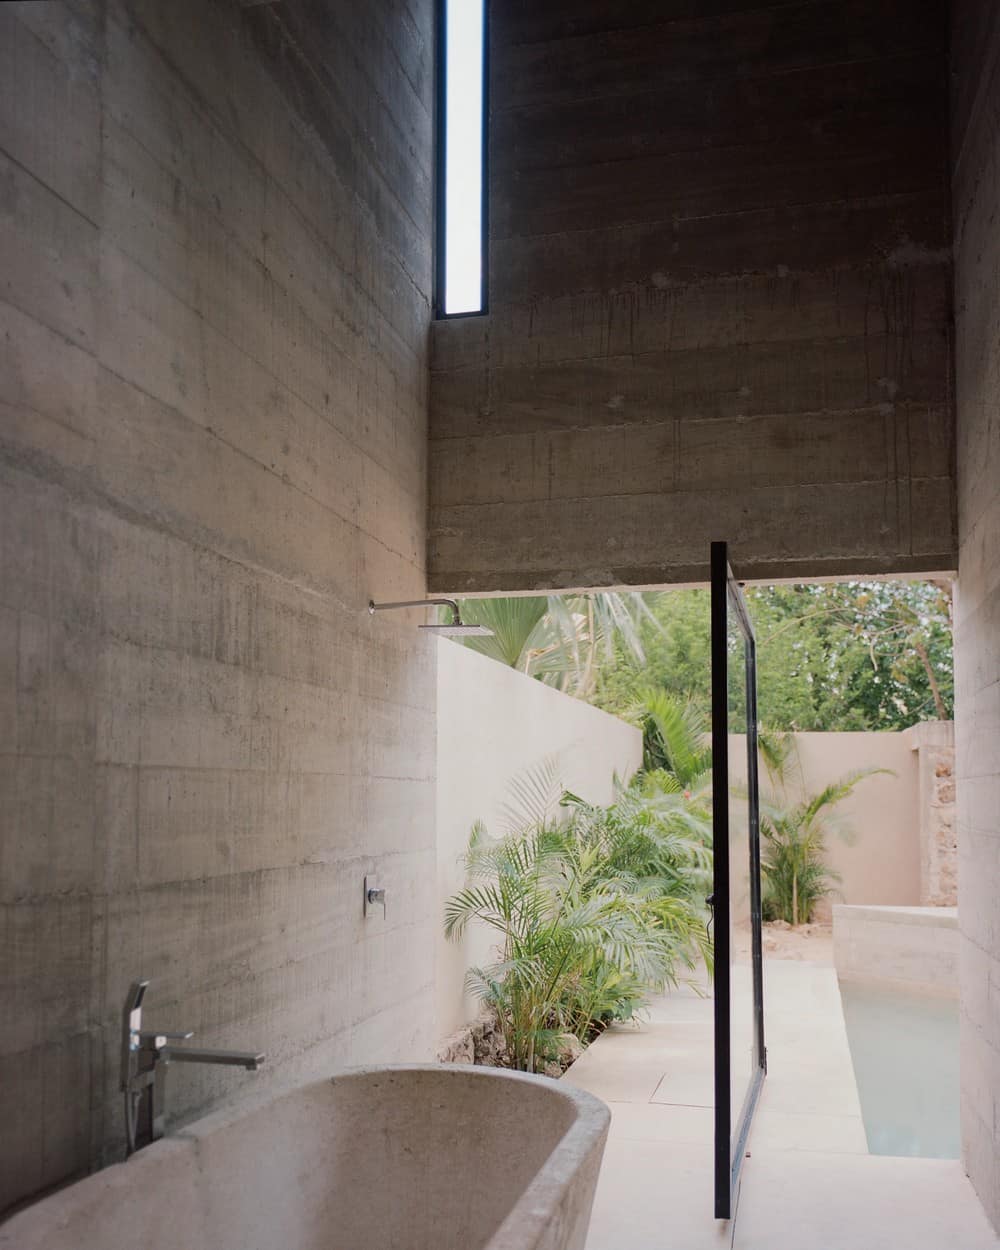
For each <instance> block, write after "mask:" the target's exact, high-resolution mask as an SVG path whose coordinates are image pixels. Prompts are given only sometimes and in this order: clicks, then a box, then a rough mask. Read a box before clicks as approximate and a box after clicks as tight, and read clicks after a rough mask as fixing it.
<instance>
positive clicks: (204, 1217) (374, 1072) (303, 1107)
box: [0, 1064, 610, 1250]
mask: <svg viewBox="0 0 1000 1250" xmlns="http://www.w3.org/2000/svg"><path fill="white" fill-rule="evenodd" d="M609 1119H610V1113H609V1112H608V1109H607V1108H606V1107H605V1106H604V1104H603V1103H601V1102H599V1101H598V1100H597V1099H596V1098H593V1097H592V1096H591V1095H590V1094H586V1093H584V1092H583V1091H581V1090H576V1089H573V1088H571V1087H570V1086H567V1085H563V1084H560V1083H557V1082H555V1081H551V1080H549V1079H547V1078H545V1077H535V1076H525V1075H523V1074H521V1073H512V1072H498V1071H495V1070H493V1069H489V1068H474V1067H470V1066H467V1065H458V1064H455V1065H450V1064H434V1065H405V1066H398V1067H379V1068H356V1069H350V1070H348V1071H346V1072H344V1073H342V1074H339V1075H337V1076H334V1077H331V1078H328V1079H325V1080H321V1081H316V1082H314V1083H312V1084H310V1085H306V1086H302V1087H300V1088H298V1089H295V1090H292V1091H290V1092H288V1093H284V1094H280V1095H277V1096H275V1097H273V1098H271V1099H269V1100H268V1101H266V1102H259V1103H256V1104H255V1105H253V1106H251V1107H249V1108H248V1107H241V1108H235V1109H232V1110H228V1111H220V1112H216V1113H215V1114H213V1115H210V1116H207V1117H206V1118H205V1119H203V1120H199V1121H197V1122H196V1123H194V1124H191V1125H190V1126H189V1127H187V1128H185V1129H182V1130H180V1131H178V1132H176V1133H175V1134H173V1135H171V1136H169V1137H167V1138H165V1139H164V1140H163V1141H160V1142H156V1143H155V1144H154V1145H152V1146H149V1147H147V1148H146V1149H145V1150H142V1151H140V1152H139V1153H138V1154H137V1155H134V1156H133V1157H132V1158H131V1159H130V1160H129V1161H128V1162H127V1163H119V1164H115V1165H113V1166H112V1167H109V1168H106V1169H105V1170H104V1171H102V1172H97V1173H95V1174H94V1175H93V1176H90V1177H88V1178H87V1179H86V1180H83V1181H80V1182H78V1183H77V1184H75V1185H72V1186H70V1187H69V1188H68V1189H64V1190H61V1191H60V1192H58V1193H56V1194H53V1195H52V1196H51V1197H49V1198H46V1199H44V1200H43V1201H41V1202H39V1203H37V1204H36V1205H35V1206H32V1207H29V1208H27V1209H26V1210H24V1211H22V1212H20V1213H19V1214H18V1215H15V1216H14V1217H13V1218H12V1219H11V1220H9V1221H8V1222H7V1223H6V1224H4V1225H2V1226H0V1247H4V1248H5V1250H6V1248H8V1247H9V1248H10V1250H15V1248H16V1250H132V1248H134V1247H141V1248H142V1250H582V1248H583V1243H584V1239H585V1236H586V1232H587V1226H588V1224H589V1222H590V1207H591V1203H592V1201H593V1196H594V1186H595V1184H596V1182H597V1173H598V1169H599V1167H600V1163H601V1156H602V1154H603V1152H604V1141H605V1137H606V1136H607V1130H608V1121H609Z"/></svg>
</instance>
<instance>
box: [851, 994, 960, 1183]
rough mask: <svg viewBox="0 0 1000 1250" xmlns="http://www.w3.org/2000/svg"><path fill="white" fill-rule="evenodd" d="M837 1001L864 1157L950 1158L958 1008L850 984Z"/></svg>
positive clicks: (955, 1138)
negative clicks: (865, 1150) (858, 1109)
mask: <svg viewBox="0 0 1000 1250" xmlns="http://www.w3.org/2000/svg"><path fill="white" fill-rule="evenodd" d="M840 997H841V1001H842V1003H843V1007H844V1020H845V1022H846V1024H847V1039H848V1042H849V1043H850V1048H851V1062H852V1063H853V1065H854V1079H855V1081H856V1082H857V1087H858V1096H859V1098H860V1100H861V1114H862V1118H863V1119H864V1125H865V1134H866V1135H867V1138H868V1149H869V1151H870V1153H871V1154H876V1155H910V1156H916V1157H920V1158H925V1159H957V1158H958V1157H959V1146H960V1135H959V1123H958V1101H959V1095H958V1003H957V1002H955V1001H954V999H950V998H945V997H943V996H938V995H933V994H921V993H919V992H916V991H906V990H899V989H888V988H886V987H884V986H881V985H868V984H865V983H863V982H853V981H847V982H841V984H840Z"/></svg>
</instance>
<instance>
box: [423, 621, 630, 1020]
mask: <svg viewBox="0 0 1000 1250" xmlns="http://www.w3.org/2000/svg"><path fill="white" fill-rule="evenodd" d="M437 645H438V669H437V672H438V731H437V752H438V754H437V767H438V780H437V902H438V909H437V968H436V972H437V1016H436V1024H437V1032H438V1036H439V1037H444V1036H445V1035H446V1034H448V1033H450V1032H452V1031H453V1030H455V1029H457V1028H459V1027H461V1025H462V1024H464V1023H465V1022H466V1021H467V1020H469V1019H471V1018H472V1017H473V1016H475V1014H476V1012H477V1010H478V1004H477V1003H475V1002H474V1001H471V1000H468V999H467V998H466V997H465V995H464V982H465V972H466V969H467V968H468V967H469V966H470V965H473V964H476V963H480V962H482V961H484V960H485V959H486V958H487V957H488V953H489V947H490V944H491V943H490V940H489V938H488V937H487V935H484V934H473V933H470V934H467V935H466V939H465V941H464V942H463V943H461V944H459V943H453V942H447V941H445V938H444V935H443V910H444V903H445V900H446V899H447V898H448V897H449V895H451V894H453V893H454V892H455V891H456V890H458V889H460V888H461V887H462V884H463V882H464V879H465V878H464V872H463V868H462V862H461V859H462V856H463V854H464V853H465V850H466V848H467V846H468V843H469V832H470V830H471V828H472V826H473V824H474V823H475V821H476V820H479V819H482V820H484V821H485V822H486V825H487V827H488V828H490V829H491V831H497V829H498V823H497V822H498V819H499V809H500V808H501V807H502V806H503V804H504V803H505V802H506V801H507V800H508V799H509V797H510V795H509V784H510V781H511V779H512V778H514V777H516V776H518V775H519V774H521V773H523V772H524V770H525V769H527V768H531V767H533V766H535V765H537V764H539V763H540V762H541V761H543V760H544V759H545V758H546V757H553V758H554V759H555V760H556V761H557V764H558V774H559V778H560V780H561V782H562V784H563V785H564V786H565V787H566V788H567V789H570V790H573V791H574V793H576V794H579V795H581V796H582V797H583V798H585V799H589V800H590V801H591V802H594V803H607V802H610V801H611V798H612V794H613V779H614V775H615V773H616V772H617V773H618V774H619V775H620V776H623V777H627V776H629V775H631V773H633V772H634V771H635V770H636V769H637V768H638V767H639V765H640V764H641V763H642V737H641V734H640V733H639V730H638V729H635V728H634V727H633V726H632V725H627V724H626V723H625V722H624V721H621V720H618V719H617V718H616V717H614V716H609V715H608V714H607V713H606V712H600V711H598V710H597V708H593V707H591V706H590V705H589V704H588V703H582V702H581V701H580V700H579V699H574V698H571V697H570V696H568V695H564V694H560V693H559V691H558V690H552V689H550V688H549V687H548V686H543V685H542V683H541V682H539V681H536V680H535V679H534V678H529V677H526V676H525V675H524V674H523V673H518V672H516V671H515V670H514V669H511V668H507V667H505V666H504V665H503V664H498V663H497V662H496V661H495V660H491V659H488V658H487V657H486V656H483V655H480V654H478V652H475V651H471V650H469V649H468V648H467V647H463V646H460V645H458V644H456V643H454V642H451V641H449V640H448V639H446V638H442V639H439V640H438V644H437Z"/></svg>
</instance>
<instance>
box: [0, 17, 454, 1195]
mask: <svg viewBox="0 0 1000 1250" xmlns="http://www.w3.org/2000/svg"><path fill="white" fill-rule="evenodd" d="M432 17H433V8H432V4H431V0H408V3H406V4H399V3H394V2H391V0H366V3H364V4H356V3H350V2H348V0H337V2H335V3H328V4H323V5H313V4H309V3H306V0H284V2H283V3H282V4H280V5H277V4H275V5H263V6H256V7H242V6H241V5H240V4H238V3H237V2H236V0H171V3H162V2H161V0H69V2H67V3H29V4H3V5H0V320H2V328H0V361H2V363H0V492H2V504H0V508H2V511H0V635H2V643H0V738H2V744H0V752H2V755H3V759H2V762H0V819H2V822H3V827H2V849H0V914H2V928H0V934H2V948H0V978H2V980H0V985H2V1002H0V1126H2V1129H0V1209H2V1208H4V1207H5V1206H7V1205H8V1204H9V1203H11V1202H13V1201H14V1200H17V1199H20V1198H23V1197H25V1196H27V1195H30V1194H32V1193H36V1192H38V1191H39V1190H41V1189H42V1188H43V1187H45V1186H48V1185H52V1184H54V1183H57V1182H60V1181H63V1180H65V1179H66V1178H67V1177H69V1176H71V1175H73V1174H75V1173H78V1172H80V1171H82V1170H85V1169H87V1168H88V1167H90V1166H93V1165H95V1164H97V1163H99V1162H100V1161H102V1160H107V1159H109V1158H112V1157H114V1155H115V1154H116V1152H117V1150H118V1148H119V1146H120V1143H121V1139H122V1118H121V1110H120V1095H119V1093H118V1090H117V1080H118V1044H119V1043H118V1038H119V1033H118V1030H119V1024H120V1008H121V1003H122V999H123V996H124V994H125V990H126V987H127V985H128V983H129V981H130V979H131V978H133V977H136V976H139V975H144V976H148V977H151V978H152V987H151V989H150V992H149V994H148V996H147V1000H146V1003H147V1013H146V1018H147V1021H148V1022H149V1023H150V1024H151V1025H153V1024H156V1025H159V1026H160V1027H164V1026H166V1027H187V1028H193V1029H195V1030H196V1031H197V1035H198V1040H199V1041H200V1042H201V1043H202V1044H204V1045H209V1046H211V1045H229V1046H235V1047H259V1048H260V1049H262V1050H265V1051H266V1052H267V1055H268V1058H267V1064H266V1066H265V1068H264V1069H263V1070H262V1071H261V1072H260V1073H259V1074H257V1075H256V1076H249V1075H247V1074H245V1073H242V1072H234V1071H232V1070H228V1069H200V1070H199V1069H198V1068H195V1067H189V1066H185V1067H183V1068H176V1069H172V1070H171V1077H170V1086H171V1088H170V1093H169V1100H170V1106H171V1109H172V1112H173V1114H174V1117H175V1118H176V1117H178V1116H181V1117H183V1116H185V1115H189V1114H191V1113H193V1112H194V1111H195V1110H197V1109H199V1108H204V1107H206V1106H207V1105H209V1104H211V1103H213V1102H217V1101H219V1100H223V1099H228V1098H234V1097H239V1096H241V1095H242V1094H243V1093H252V1094H257V1093H259V1092H260V1091H261V1090H262V1089H263V1088H264V1087H265V1086H266V1085H267V1084H268V1083H270V1082H276V1083H283V1082H286V1081H290V1080H295V1079H298V1078H300V1077H304V1076H306V1075H310V1074H319V1073H323V1072H325V1071H327V1070H329V1069H330V1068H331V1067H334V1066H336V1065H338V1064H342V1063H346V1062H351V1061H361V1060H363V1061H370V1060H390V1059H395V1058H420V1057H425V1056H429V1055H430V1053H431V1051H432V1044H433V1040H434V1038H433V985H432V977H433V951H434V936H435V933H436V930H437V918H436V916H435V915H434V914H433V913H434V905H433V896H434V700H435V677H434V660H435V651H434V646H433V642H432V640H431V639H429V638H427V637H425V636H423V635H419V634H418V632H417V630H416V629H415V628H414V626H415V625H416V623H417V618H416V617H410V618H406V617H404V618H403V619H399V618H398V617H397V618H396V619H393V618H391V617H387V618H384V619H383V618H377V619H376V620H375V621H373V620H371V619H370V618H369V617H368V614H367V612H366V610H365V605H366V603H367V601H368V598H369V596H370V595H374V596H376V597H384V598H387V599H400V598H411V597H418V596H421V595H422V594H423V593H424V590H425V573H424V550H425V506H426V502H425V501H426V489H425V487H426V480H425V478H426V474H425V466H426V387H427V377H426V372H427V360H426V341H427V331H428V322H429V317H430V313H429V278H430V272H431V262H430V237H431V207H432V195H431V191H430V187H431V171H430V168H429V161H430V154H431V112H432V100H433V91H432V83H431V70H432V64H431V57H432V44H433V40H432V26H433V23H432ZM421 619H422V618H421ZM374 865H377V867H378V869H379V872H380V874H381V876H382V880H383V882H384V884H385V885H386V886H387V888H388V890H389V898H390V906H389V912H388V920H387V922H386V923H385V924H383V923H382V922H381V920H379V919H373V920H370V921H368V922H365V921H364V920H363V919H362V910H361V900H362V877H363V874H364V873H365V872H366V871H368V870H369V869H370V867H371V866H374Z"/></svg>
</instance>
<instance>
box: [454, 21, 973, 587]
mask: <svg viewBox="0 0 1000 1250" xmlns="http://www.w3.org/2000/svg"><path fill="white" fill-rule="evenodd" d="M491 12H492V23H491V50H492V76H491V90H492V117H491V124H490V142H491V162H492V169H491V175H492V176H491V187H490V206H491V226H492V237H491V242H490V264H491V269H490V273H491V282H490V286H491V290H490V314H489V316H487V317H481V318H476V317H474V318H468V319H463V320H457V321H448V322H444V323H438V324H436V325H435V327H434V338H433V374H432V386H431V437H432V442H431V488H430V500H431V544H430V554H429V569H430V581H431V585H432V586H433V587H434V588H436V589H452V590H459V591H461V590H465V591H475V590H503V589H514V590H526V589H531V588H536V587H538V588H551V587H566V586H581V585H590V586H596V585H611V584H616V583H632V584H662V583H673V582H685V581H704V580H706V578H707V566H708V544H709V541H710V540H711V539H714V538H726V539H728V540H729V541H730V543H731V544H732V552H733V557H734V559H735V561H736V563H737V567H738V568H739V570H740V572H741V574H742V575H744V576H746V577H750V578H760V579H773V578H779V577H801V578H816V577H819V576H822V575H824V574H829V575H836V574H844V573H852V574H858V573H875V572H894V573H903V572H906V571H927V570H935V569H952V568H954V567H955V562H956V544H955V534H954V519H953V513H954V491H953V421H952V415H951V399H950V391H951V373H950V350H951V346H950V323H951V302H950V276H951V269H950V254H949V242H950V240H949V231H948V192H947V158H946V153H947V134H946V130H947V121H946V118H947V102H946V91H947V81H946V79H947V73H946V71H947V65H946V52H945V49H946V43H947V31H946V16H945V15H946V4H945V0H922V2H921V3H916V4H915V3H913V0H874V2H873V0H790V2H789V3H782V4H767V5H763V4H761V3H760V2H759V0H707V2H706V0H699V2H697V3H696V2H694V0H669V2H664V0H628V2H626V3H623V2H622V0H550V2H548V3H545V4H541V5H539V4H531V3H522V2H520V0H496V3H494V4H492V5H491Z"/></svg>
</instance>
